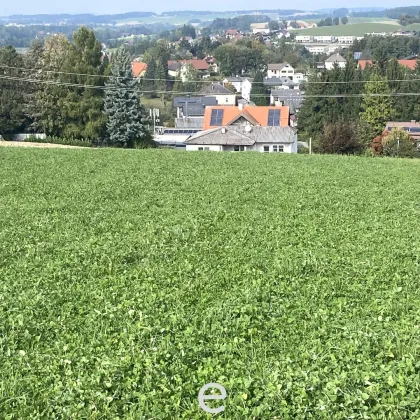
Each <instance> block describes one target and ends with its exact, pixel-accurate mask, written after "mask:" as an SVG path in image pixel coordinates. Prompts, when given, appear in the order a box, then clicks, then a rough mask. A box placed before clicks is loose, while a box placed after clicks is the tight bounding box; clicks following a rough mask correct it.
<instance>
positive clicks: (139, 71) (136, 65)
mask: <svg viewBox="0 0 420 420" xmlns="http://www.w3.org/2000/svg"><path fill="white" fill-rule="evenodd" d="M131 69H132V70H133V76H134V77H144V75H145V74H146V70H147V63H143V62H141V61H133V62H132V63H131Z"/></svg>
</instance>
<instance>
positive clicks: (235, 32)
mask: <svg viewBox="0 0 420 420" xmlns="http://www.w3.org/2000/svg"><path fill="white" fill-rule="evenodd" d="M225 33H226V34H229V35H236V34H237V33H238V30H237V29H227V30H226V32H225Z"/></svg>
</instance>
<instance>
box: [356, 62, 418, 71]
mask: <svg viewBox="0 0 420 420" xmlns="http://www.w3.org/2000/svg"><path fill="white" fill-rule="evenodd" d="M368 63H369V64H370V65H372V60H359V66H360V68H361V69H362V70H364V69H365V67H366V65H367V64H368ZM398 63H399V64H400V65H401V66H404V67H408V68H409V69H410V70H414V69H415V68H416V63H417V60H398Z"/></svg>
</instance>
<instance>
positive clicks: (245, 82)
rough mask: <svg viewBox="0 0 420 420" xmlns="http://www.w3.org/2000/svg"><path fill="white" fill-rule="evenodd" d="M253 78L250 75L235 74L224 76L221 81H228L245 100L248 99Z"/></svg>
mask: <svg viewBox="0 0 420 420" xmlns="http://www.w3.org/2000/svg"><path fill="white" fill-rule="evenodd" d="M253 80H254V79H253V78H252V77H242V76H235V77H226V78H225V79H224V80H223V83H224V84H225V83H230V84H231V85H232V86H233V87H234V88H235V90H236V92H238V93H240V94H241V95H242V97H243V98H244V99H246V100H247V101H250V99H251V89H252V81H253Z"/></svg>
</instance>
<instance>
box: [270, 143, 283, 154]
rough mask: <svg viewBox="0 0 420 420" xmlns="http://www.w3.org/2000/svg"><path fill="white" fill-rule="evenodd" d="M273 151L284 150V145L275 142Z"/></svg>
mask: <svg viewBox="0 0 420 420" xmlns="http://www.w3.org/2000/svg"><path fill="white" fill-rule="evenodd" d="M273 152H280V153H281V152H284V146H282V145H279V144H274V145H273Z"/></svg>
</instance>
